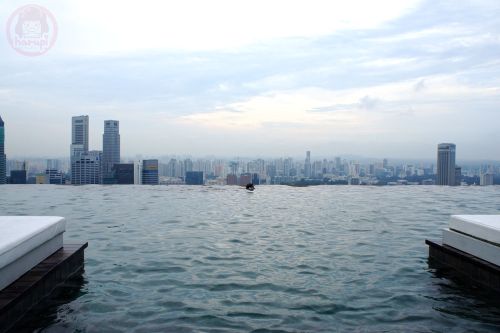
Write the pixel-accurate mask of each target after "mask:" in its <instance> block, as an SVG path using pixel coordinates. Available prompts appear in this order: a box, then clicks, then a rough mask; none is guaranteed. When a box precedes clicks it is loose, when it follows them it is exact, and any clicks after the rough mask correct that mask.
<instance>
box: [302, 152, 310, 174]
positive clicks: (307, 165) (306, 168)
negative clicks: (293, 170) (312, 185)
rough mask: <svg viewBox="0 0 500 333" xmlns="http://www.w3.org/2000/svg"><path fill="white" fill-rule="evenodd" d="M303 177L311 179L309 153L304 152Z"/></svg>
mask: <svg viewBox="0 0 500 333" xmlns="http://www.w3.org/2000/svg"><path fill="white" fill-rule="evenodd" d="M304 177H306V178H309V177H311V152H310V151H309V150H308V151H307V152H306V160H305V162H304Z"/></svg>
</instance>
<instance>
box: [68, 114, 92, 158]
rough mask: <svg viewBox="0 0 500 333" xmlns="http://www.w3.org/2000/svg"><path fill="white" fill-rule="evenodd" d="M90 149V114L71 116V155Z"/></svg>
mask: <svg viewBox="0 0 500 333" xmlns="http://www.w3.org/2000/svg"><path fill="white" fill-rule="evenodd" d="M88 151H89V116H77V117H72V118H71V156H74V155H77V154H79V153H82V152H88Z"/></svg>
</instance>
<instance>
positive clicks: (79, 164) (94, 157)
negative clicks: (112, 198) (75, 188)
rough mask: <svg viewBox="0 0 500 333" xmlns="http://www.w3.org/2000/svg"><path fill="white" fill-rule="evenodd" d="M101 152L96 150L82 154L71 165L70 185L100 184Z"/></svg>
mask: <svg viewBox="0 0 500 333" xmlns="http://www.w3.org/2000/svg"><path fill="white" fill-rule="evenodd" d="M101 160H102V152H101V151H98V150H94V151H89V152H86V153H82V154H80V155H79V156H78V158H75V159H74V160H73V163H72V164H71V184H74V185H88V184H101V183H102V174H101V168H102V165H101Z"/></svg>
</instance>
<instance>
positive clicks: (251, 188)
mask: <svg viewBox="0 0 500 333" xmlns="http://www.w3.org/2000/svg"><path fill="white" fill-rule="evenodd" d="M246 187H247V190H253V189H255V187H254V186H253V184H252V183H248V184H247V186H246Z"/></svg>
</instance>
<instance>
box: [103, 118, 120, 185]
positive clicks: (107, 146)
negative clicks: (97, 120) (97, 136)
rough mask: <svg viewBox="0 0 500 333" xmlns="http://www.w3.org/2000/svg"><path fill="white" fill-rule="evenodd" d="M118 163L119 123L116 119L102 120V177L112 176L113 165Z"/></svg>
mask: <svg viewBox="0 0 500 333" xmlns="http://www.w3.org/2000/svg"><path fill="white" fill-rule="evenodd" d="M119 163H120V123H119V122H118V120H105V121H104V134H103V135H102V167H103V177H105V178H109V177H111V176H112V172H113V165H115V164H119Z"/></svg>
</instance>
